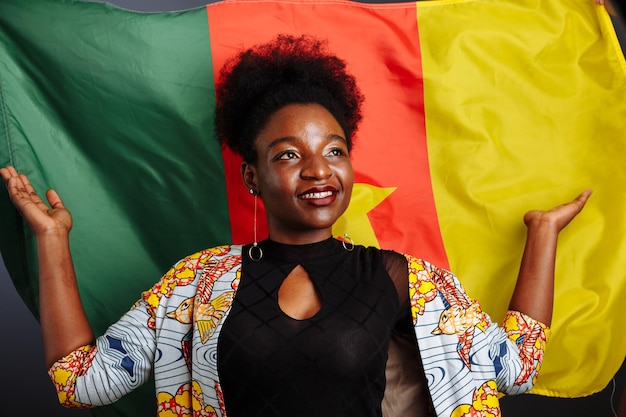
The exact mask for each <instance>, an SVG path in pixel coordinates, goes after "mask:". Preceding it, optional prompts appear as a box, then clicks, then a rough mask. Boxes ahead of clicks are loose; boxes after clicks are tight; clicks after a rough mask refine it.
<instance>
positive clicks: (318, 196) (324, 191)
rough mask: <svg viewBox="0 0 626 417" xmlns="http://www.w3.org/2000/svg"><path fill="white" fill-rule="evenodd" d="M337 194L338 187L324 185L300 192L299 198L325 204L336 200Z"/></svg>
mask: <svg viewBox="0 0 626 417" xmlns="http://www.w3.org/2000/svg"><path fill="white" fill-rule="evenodd" d="M336 196H337V189H335V188H334V187H323V188H314V189H311V190H307V191H306V192H304V193H302V194H300V195H299V196H298V198H299V199H300V200H306V201H307V202H310V203H311V204H315V205H325V204H330V203H332V202H333V201H335V198H336Z"/></svg>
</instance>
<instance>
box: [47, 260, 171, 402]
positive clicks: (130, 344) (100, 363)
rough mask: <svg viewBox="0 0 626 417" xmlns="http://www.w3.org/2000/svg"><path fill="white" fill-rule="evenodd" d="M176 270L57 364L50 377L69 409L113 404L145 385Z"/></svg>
mask: <svg viewBox="0 0 626 417" xmlns="http://www.w3.org/2000/svg"><path fill="white" fill-rule="evenodd" d="M175 275H176V274H175V273H174V272H173V269H172V270H170V271H169V272H168V273H167V274H166V275H164V276H163V278H161V280H160V281H159V282H158V283H157V284H156V285H155V286H154V287H152V288H151V289H150V290H148V291H146V292H144V293H143V295H142V298H141V299H140V300H139V301H137V302H136V303H135V305H134V306H133V307H132V308H131V309H130V310H129V311H128V312H127V313H125V314H124V315H123V316H122V317H121V318H120V320H118V321H117V322H116V323H114V324H113V325H111V326H110V327H109V328H108V329H107V330H106V332H105V333H104V334H103V335H102V336H100V337H98V338H97V340H96V344H95V345H93V346H92V345H87V346H82V347H80V348H78V349H76V350H75V351H74V352H71V353H70V354H69V355H67V356H65V357H64V358H62V359H60V360H58V361H57V362H56V363H54V364H53V365H52V367H51V368H50V370H49V371H48V374H49V376H50V378H51V379H52V382H53V384H54V385H55V387H56V390H57V396H58V399H59V402H60V403H61V404H62V405H63V406H65V407H72V408H87V407H92V406H100V405H106V404H111V403H113V402H115V401H117V400H119V399H120V398H121V397H123V396H124V395H126V394H127V393H129V392H130V391H132V390H134V389H136V388H138V387H139V386H140V385H142V384H143V383H145V382H146V381H147V380H148V379H149V378H150V376H151V374H152V368H153V362H154V355H155V350H156V335H155V328H156V324H155V320H156V310H157V307H158V306H159V303H160V301H161V299H162V297H163V295H165V294H164V291H165V293H168V292H171V288H172V287H173V286H175V284H173V283H172V281H173V278H174V277H175Z"/></svg>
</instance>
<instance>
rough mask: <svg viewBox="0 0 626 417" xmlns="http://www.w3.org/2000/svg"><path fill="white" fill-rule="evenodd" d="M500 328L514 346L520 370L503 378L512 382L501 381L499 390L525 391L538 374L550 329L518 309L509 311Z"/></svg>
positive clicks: (505, 391)
mask: <svg viewBox="0 0 626 417" xmlns="http://www.w3.org/2000/svg"><path fill="white" fill-rule="evenodd" d="M501 329H503V331H504V333H505V334H506V336H507V338H508V339H509V340H510V341H511V342H512V343H513V344H514V345H515V347H516V350H517V359H518V360H519V367H520V370H519V372H518V373H517V375H516V376H515V378H514V379H513V378H506V379H504V380H506V381H509V382H510V381H511V380H512V381H513V383H512V384H511V383H508V384H505V383H504V381H502V383H501V384H500V385H502V387H500V390H501V391H502V392H504V393H506V394H519V393H522V392H526V391H528V390H530V389H531V388H532V387H533V385H534V383H535V379H536V378H537V376H538V375H539V371H540V369H541V365H542V363H543V356H544V352H545V348H546V343H547V341H548V338H549V336H550V329H549V328H548V327H547V326H546V325H545V324H543V323H541V322H539V321H537V320H535V319H533V318H532V317H530V316H527V315H526V314H524V313H521V312H519V311H509V312H508V313H507V315H506V317H505V318H504V321H503V324H502V326H501ZM500 385H499V386H500Z"/></svg>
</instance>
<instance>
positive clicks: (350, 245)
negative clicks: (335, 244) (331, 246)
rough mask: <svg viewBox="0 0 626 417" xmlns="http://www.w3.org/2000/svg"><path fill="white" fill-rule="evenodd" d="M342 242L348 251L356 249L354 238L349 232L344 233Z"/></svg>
mask: <svg viewBox="0 0 626 417" xmlns="http://www.w3.org/2000/svg"><path fill="white" fill-rule="evenodd" d="M341 244H342V245H343V248H344V249H345V250H347V251H348V252H352V250H353V249H354V240H352V238H351V237H350V236H348V234H347V233H344V235H343V239H342V240H341Z"/></svg>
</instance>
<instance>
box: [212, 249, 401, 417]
mask: <svg viewBox="0 0 626 417" xmlns="http://www.w3.org/2000/svg"><path fill="white" fill-rule="evenodd" d="M260 247H261V248H262V250H263V258H262V259H261V260H260V261H258V262H257V261H253V260H251V259H249V258H248V256H247V253H248V252H247V250H248V247H244V251H243V253H244V260H243V267H242V276H241V281H240V284H239V289H238V291H237V296H236V298H235V301H234V303H233V306H232V310H231V312H230V314H229V315H228V317H227V319H226V321H225V323H224V325H223V328H222V332H221V334H220V340H219V343H218V346H219V347H218V372H219V374H220V380H221V384H222V391H223V393H224V400H225V403H226V407H227V409H226V411H227V414H228V416H229V417H253V416H284V417H297V416H310V417H313V416H316V417H317V416H327V417H332V416H338V417H339V416H341V417H347V416H363V417H365V416H372V417H374V416H375V417H380V416H381V401H382V398H383V394H384V391H385V364H386V361H387V354H388V348H389V338H390V335H391V332H392V331H393V330H394V328H396V326H397V325H398V322H399V321H400V322H401V323H406V321H405V320H406V319H407V318H408V316H407V311H408V294H407V291H408V290H407V289H405V288H406V276H407V275H406V268H407V266H406V260H405V259H404V257H403V256H402V255H399V254H397V253H395V252H389V251H381V250H379V249H376V248H365V247H362V246H355V247H354V249H353V250H351V251H348V250H346V249H345V248H344V247H343V245H342V243H341V242H340V241H338V240H335V239H328V240H325V241H322V242H318V243H314V244H309V245H285V244H279V243H277V242H273V241H270V240H266V241H264V242H261V243H260ZM298 265H301V266H302V267H303V268H304V270H305V271H306V272H307V273H308V274H309V277H310V279H311V280H312V282H313V284H314V286H315V288H316V290H317V292H318V294H319V296H320V298H321V303H322V306H321V309H320V310H319V311H318V312H317V313H316V314H314V315H313V316H312V317H310V318H307V319H304V320H297V319H294V318H292V317H290V316H288V315H287V314H285V313H284V312H283V311H282V310H281V309H280V306H279V304H278V290H279V288H280V286H281V284H282V283H283V281H284V279H285V278H286V277H287V276H288V275H289V273H290V272H291V271H292V270H293V269H294V268H295V267H296V266H298ZM388 271H389V272H388ZM393 271H396V273H394V272H393ZM390 272H391V275H392V276H394V277H399V278H397V279H395V280H392V278H391V277H390ZM400 280H401V282H398V281H400ZM394 284H395V285H394ZM399 300H403V302H402V303H401V302H399Z"/></svg>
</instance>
